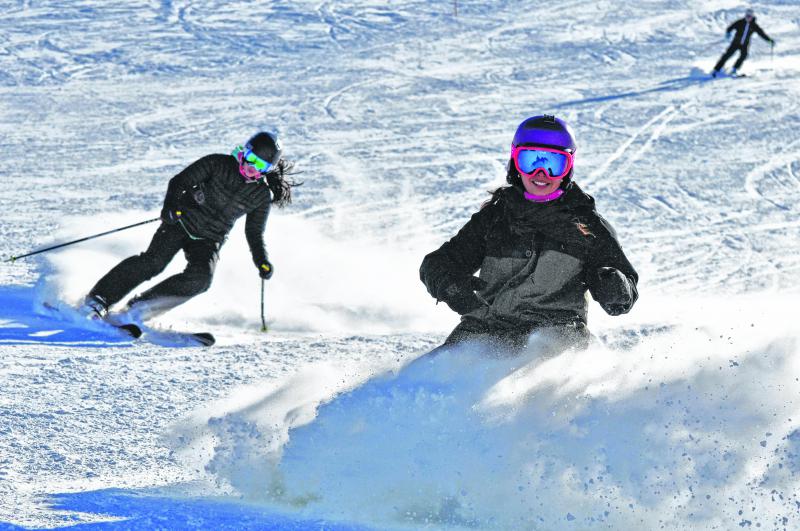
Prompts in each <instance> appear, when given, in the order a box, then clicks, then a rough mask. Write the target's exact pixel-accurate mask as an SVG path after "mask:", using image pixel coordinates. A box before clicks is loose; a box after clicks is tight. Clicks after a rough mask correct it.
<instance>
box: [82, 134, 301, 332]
mask: <svg viewBox="0 0 800 531" xmlns="http://www.w3.org/2000/svg"><path fill="white" fill-rule="evenodd" d="M290 167H291V164H290V163H287V162H286V161H285V160H284V159H283V158H282V149H281V144H280V142H279V141H278V137H277V136H276V135H274V134H272V133H267V132H260V133H257V134H256V135H254V136H253V137H252V138H250V140H248V141H247V143H246V144H245V145H244V146H238V147H237V148H236V149H235V150H234V151H233V153H232V154H231V155H223V154H213V155H206V156H205V157H202V158H200V159H199V160H197V161H195V162H193V163H192V164H190V165H189V166H188V167H186V168H185V169H184V170H183V171H181V172H180V173H179V174H178V175H176V176H175V177H173V178H172V179H171V180H170V181H169V186H168V187H167V194H166V197H165V199H164V207H163V209H162V210H161V221H162V223H161V225H160V226H159V228H158V230H156V233H155V235H154V236H153V239H152V241H151V242H150V245H149V246H148V248H147V250H146V251H145V252H143V253H141V254H137V255H135V256H131V257H129V258H126V259H125V260H123V261H122V262H120V263H119V264H118V265H117V266H115V267H114V268H113V269H111V271H109V272H108V273H107V274H106V275H105V276H104V277H103V278H101V279H100V280H99V281H98V282H97V284H96V285H95V286H94V287H93V288H92V290H91V291H90V292H89V294H88V295H87V296H86V299H85V300H84V311H85V313H87V314H89V315H94V316H97V317H100V318H104V317H105V316H106V314H107V313H108V310H109V308H110V307H111V306H113V305H114V304H116V303H117V302H119V301H120V300H122V298H123V297H125V295H127V294H128V293H130V292H131V291H132V290H133V289H134V288H136V286H138V285H139V284H141V283H143V282H145V281H147V280H149V279H151V278H153V277H154V276H156V275H158V274H159V273H161V272H162V271H163V270H164V268H166V267H167V264H169V262H170V261H171V260H172V258H173V257H174V256H175V255H176V254H177V253H178V251H183V254H184V256H185V257H186V262H187V263H186V268H185V269H184V270H183V271H182V272H181V273H178V274H177V275H173V276H171V277H169V278H167V279H165V280H163V281H162V282H160V283H158V284H156V285H155V286H153V287H152V288H150V289H148V290H147V291H145V292H144V293H141V294H139V295H137V296H136V297H134V298H133V299H131V300H130V301H129V302H128V304H127V308H126V310H125V311H126V313H128V314H129V315H131V316H133V317H135V318H137V320H139V319H146V318H148V317H152V316H154V315H157V314H159V313H163V312H165V311H167V310H169V309H171V308H173V307H175V306H177V305H178V304H181V303H183V302H186V301H187V300H189V299H190V298H192V297H194V296H195V295H199V294H200V293H203V292H204V291H206V290H207V289H208V288H209V286H211V279H212V277H213V276H214V269H215V266H216V264H217V260H218V259H219V250H220V247H222V244H223V243H224V242H225V240H226V239H227V237H228V233H229V232H230V230H231V228H232V227H233V224H234V222H235V221H236V220H237V219H238V218H239V217H241V216H244V215H246V216H247V218H246V222H245V226H244V231H245V235H246V237H247V243H248V244H249V246H250V253H251V255H252V258H253V264H254V265H255V267H256V269H257V270H258V274H259V275H260V276H261V278H264V279H269V278H270V277H271V276H272V273H273V266H272V264H271V263H270V261H269V259H268V258H267V251H266V249H265V248H264V227H265V226H266V223H267V216H268V215H269V210H270V205H271V204H272V203H275V204H277V205H278V206H279V207H281V206H283V205H285V204H287V203H289V202H291V199H292V191H291V186H293V185H294V183H290V182H288V181H286V180H285V179H284V175H285V174H286V172H287V170H288V169H289V168H290Z"/></svg>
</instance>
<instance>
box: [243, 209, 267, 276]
mask: <svg viewBox="0 0 800 531" xmlns="http://www.w3.org/2000/svg"><path fill="white" fill-rule="evenodd" d="M269 208H270V206H269V203H267V206H266V207H259V208H256V209H255V210H252V211H250V212H249V213H248V214H247V218H246V220H245V223H244V235H245V238H247V245H248V246H249V247H250V254H251V255H252V257H253V263H254V264H255V265H256V268H259V272H260V271H261V266H262V265H264V264H269V259H268V256H267V250H266V247H265V246H264V229H265V228H266V226H267V217H268V216H269ZM269 265H270V268H271V267H272V266H271V264H269Z"/></svg>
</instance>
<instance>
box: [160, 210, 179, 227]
mask: <svg viewBox="0 0 800 531" xmlns="http://www.w3.org/2000/svg"><path fill="white" fill-rule="evenodd" d="M180 219H181V211H180V210H172V209H170V208H167V207H166V206H164V208H162V209H161V221H163V222H164V223H166V224H167V225H175V224H176V223H177V222H178V220H180Z"/></svg>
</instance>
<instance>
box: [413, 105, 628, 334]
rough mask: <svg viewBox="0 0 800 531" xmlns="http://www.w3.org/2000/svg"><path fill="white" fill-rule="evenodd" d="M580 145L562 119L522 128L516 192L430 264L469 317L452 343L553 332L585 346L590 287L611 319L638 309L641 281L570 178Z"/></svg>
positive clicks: (534, 121) (432, 278) (425, 271)
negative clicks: (635, 305) (639, 282)
mask: <svg viewBox="0 0 800 531" xmlns="http://www.w3.org/2000/svg"><path fill="white" fill-rule="evenodd" d="M575 148H576V146H575V140H574V137H573V135H572V132H571V130H570V128H569V127H568V126H567V124H566V123H565V122H564V121H563V120H560V119H558V118H555V117H554V116H550V115H544V116H534V117H531V118H528V119H527V120H525V121H524V122H522V124H520V126H519V128H518V129H517V132H516V134H515V135H514V140H513V143H512V144H511V160H510V161H509V163H508V173H507V175H506V181H507V182H508V183H509V185H510V186H504V187H501V188H499V189H497V190H496V191H495V192H494V193H493V194H492V197H491V198H490V199H489V200H488V201H487V202H486V203H485V204H484V205H483V206H482V207H481V209H480V210H479V211H478V212H477V213H475V214H473V216H472V218H471V219H470V220H469V221H468V222H467V224H466V225H465V226H464V227H463V228H462V229H461V230H460V231H459V232H458V234H456V235H455V236H454V237H453V238H452V239H451V240H449V241H448V242H446V243H444V244H443V245H442V246H441V247H440V248H439V249H437V250H436V251H434V252H432V253H430V254H428V255H427V256H426V257H425V259H424V260H423V261H422V266H421V267H420V278H421V279H422V282H423V283H424V284H425V286H426V287H427V289H428V292H429V293H430V294H431V295H432V296H433V297H435V298H436V299H437V301H439V300H441V301H444V302H446V303H447V305H448V306H450V308H451V309H452V310H453V311H455V312H457V313H459V314H460V315H461V322H460V323H459V324H458V326H456V328H455V329H454V330H453V331H452V332H451V334H450V336H449V337H448V338H447V340H446V342H445V344H444V345H452V344H455V343H459V342H462V341H467V340H483V341H487V342H489V343H495V344H499V345H500V346H503V347H510V348H512V349H517V348H520V347H523V346H524V345H525V343H526V341H527V339H528V336H529V335H530V334H531V333H532V332H535V331H545V329H546V330H547V331H549V332H551V333H554V334H555V335H556V337H559V338H563V339H564V340H565V341H566V343H567V344H579V345H585V344H588V342H589V340H590V338H591V334H590V333H589V330H588V328H587V327H586V322H587V310H588V302H587V297H586V291H587V290H588V291H589V292H590V293H591V294H592V296H593V297H594V299H595V300H596V301H597V302H599V303H600V305H601V306H602V307H603V309H604V310H605V311H606V312H607V313H609V314H610V315H619V314H623V313H627V312H628V311H630V309H631V308H632V307H633V304H634V303H635V302H636V299H637V298H638V292H637V289H636V283H637V281H638V275H637V273H636V271H635V270H634V268H633V267H632V266H631V264H630V262H629V261H628V259H627V258H626V257H625V253H623V251H622V248H621V247H620V245H619V243H618V242H617V238H616V235H615V232H614V229H613V228H612V227H611V225H609V223H608V222H607V221H606V220H605V219H603V218H602V217H601V216H600V215H599V214H598V213H597V211H596V210H595V203H594V199H593V198H592V197H591V196H589V195H587V194H586V193H584V192H583V191H582V190H581V189H580V188H579V187H578V185H577V184H576V183H575V182H573V180H572V174H573V160H574V155H575ZM478 270H480V276H478V277H476V276H474V275H475V273H476V272H477V271H478Z"/></svg>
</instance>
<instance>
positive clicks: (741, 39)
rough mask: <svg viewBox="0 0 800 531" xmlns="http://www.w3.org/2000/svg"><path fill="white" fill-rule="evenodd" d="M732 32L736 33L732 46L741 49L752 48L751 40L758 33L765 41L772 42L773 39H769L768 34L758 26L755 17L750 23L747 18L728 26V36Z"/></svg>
mask: <svg viewBox="0 0 800 531" xmlns="http://www.w3.org/2000/svg"><path fill="white" fill-rule="evenodd" d="M732 31H735V32H736V33H735V34H734V36H733V40H732V41H731V44H733V45H736V46H738V47H741V48H749V47H750V38H751V37H752V36H753V33H758V34H759V35H760V36H761V38H762V39H764V40H765V41H768V42H772V39H771V38H769V36H767V34H766V33H764V30H762V29H761V26H759V25H758V24H756V17H753V19H752V20H751V21H750V22H748V21H747V19H746V18H740V19H739V20H737V21H736V22H734V23H733V24H731V25H730V26H728V29H727V30H725V32H726V33H728V34H730V32H732Z"/></svg>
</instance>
